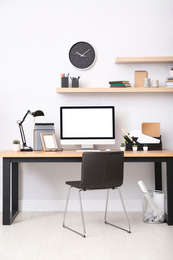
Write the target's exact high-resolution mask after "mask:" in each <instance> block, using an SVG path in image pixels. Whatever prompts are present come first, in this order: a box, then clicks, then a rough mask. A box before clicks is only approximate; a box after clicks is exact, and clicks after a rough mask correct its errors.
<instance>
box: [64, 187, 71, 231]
mask: <svg viewBox="0 0 173 260" xmlns="http://www.w3.org/2000/svg"><path fill="white" fill-rule="evenodd" d="M71 188H72V187H71V186H70V187H69V189H68V194H67V200H66V205H65V210H64V217H63V227H65V219H66V214H67V207H68V202H69V197H70V192H71Z"/></svg>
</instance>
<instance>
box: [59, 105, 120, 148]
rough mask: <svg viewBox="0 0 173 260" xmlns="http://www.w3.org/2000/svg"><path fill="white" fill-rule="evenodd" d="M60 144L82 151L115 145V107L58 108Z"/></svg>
mask: <svg viewBox="0 0 173 260" xmlns="http://www.w3.org/2000/svg"><path fill="white" fill-rule="evenodd" d="M60 143H61V144H62V145H81V148H82V149H86V148H88V149H93V148H94V145H102V144H104V145H108V144H115V107H113V106H73V107H60Z"/></svg>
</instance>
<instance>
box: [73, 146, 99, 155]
mask: <svg viewBox="0 0 173 260" xmlns="http://www.w3.org/2000/svg"><path fill="white" fill-rule="evenodd" d="M76 152H81V153H83V152H100V150H95V149H94V145H81V149H79V150H76Z"/></svg>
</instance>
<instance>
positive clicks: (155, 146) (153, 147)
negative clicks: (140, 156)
mask: <svg viewBox="0 0 173 260" xmlns="http://www.w3.org/2000/svg"><path fill="white" fill-rule="evenodd" d="M155 138H156V139H159V140H160V143H158V144H146V143H145V144H141V143H138V142H137V141H136V140H137V138H136V137H134V138H133V140H134V141H136V144H137V145H138V151H141V150H143V146H144V145H148V150H162V140H161V136H160V137H155ZM132 146H133V143H130V144H127V143H126V151H132V150H133V149H132Z"/></svg>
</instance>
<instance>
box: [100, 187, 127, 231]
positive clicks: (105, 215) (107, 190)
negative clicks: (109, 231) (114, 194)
mask: <svg viewBox="0 0 173 260" xmlns="http://www.w3.org/2000/svg"><path fill="white" fill-rule="evenodd" d="M116 189H117V190H118V191H119V196H120V199H121V203H122V206H123V210H124V213H125V216H126V219H127V222H128V230H127V229H124V228H122V227H119V226H116V225H114V224H111V223H109V222H107V219H106V217H107V208H108V199H109V190H107V199H106V209H105V219H104V220H105V223H106V224H109V225H111V226H113V227H116V228H119V229H122V230H124V231H127V232H128V233H131V227H130V222H129V218H128V215H127V212H126V208H125V205H124V201H123V197H122V194H121V191H120V189H119V188H116Z"/></svg>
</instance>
